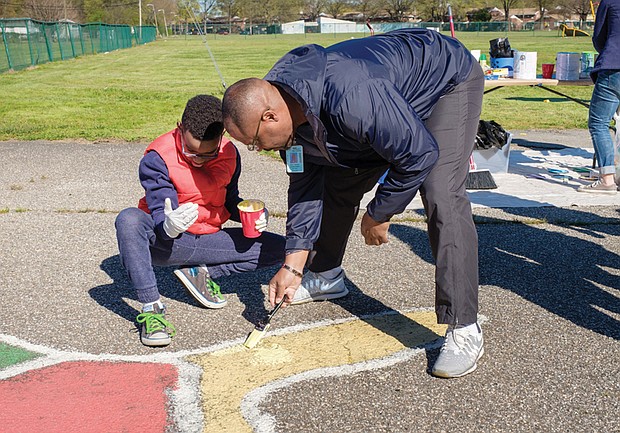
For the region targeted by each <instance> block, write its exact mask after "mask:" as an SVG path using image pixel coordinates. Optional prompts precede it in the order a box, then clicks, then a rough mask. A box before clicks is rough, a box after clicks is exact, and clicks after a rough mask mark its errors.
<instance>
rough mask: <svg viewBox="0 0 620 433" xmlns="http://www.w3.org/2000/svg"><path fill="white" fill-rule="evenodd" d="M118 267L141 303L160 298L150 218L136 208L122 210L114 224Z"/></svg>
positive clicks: (153, 235)
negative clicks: (152, 250)
mask: <svg viewBox="0 0 620 433" xmlns="http://www.w3.org/2000/svg"><path fill="white" fill-rule="evenodd" d="M114 225H115V227H116V239H117V241H118V250H119V253H120V258H121V264H122V265H123V267H124V268H125V269H126V271H127V275H128V276H129V279H130V280H131V283H132V284H133V286H134V287H135V289H136V293H137V296H138V300H139V301H140V302H142V303H147V302H155V301H156V300H158V299H159V291H158V290H157V280H156V278H155V272H154V271H153V263H152V261H151V251H150V247H151V245H153V244H154V243H155V238H156V236H155V232H154V231H153V229H154V223H153V219H152V218H151V216H150V215H148V214H147V213H145V212H144V211H142V210H140V209H138V208H128V209H124V210H123V211H121V212H120V213H119V214H118V216H117V217H116V221H115V223H114Z"/></svg>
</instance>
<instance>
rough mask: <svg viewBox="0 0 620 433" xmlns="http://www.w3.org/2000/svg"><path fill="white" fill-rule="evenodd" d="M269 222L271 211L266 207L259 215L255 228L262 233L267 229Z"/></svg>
mask: <svg viewBox="0 0 620 433" xmlns="http://www.w3.org/2000/svg"><path fill="white" fill-rule="evenodd" d="M268 223H269V211H267V208H265V210H264V212H263V213H262V214H261V215H260V217H258V219H257V220H256V223H255V224H254V228H255V229H256V231H257V232H259V233H262V232H264V231H265V230H266V229H267V224H268Z"/></svg>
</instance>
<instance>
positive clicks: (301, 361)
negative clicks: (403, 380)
mask: <svg viewBox="0 0 620 433" xmlns="http://www.w3.org/2000/svg"><path fill="white" fill-rule="evenodd" d="M445 329H446V326H445V325H438V324H437V322H436V319H435V313H434V312H432V311H415V312H410V313H405V314H393V315H392V314H390V315H384V316H377V317H374V318H368V319H364V320H354V321H350V322H345V323H339V324H333V325H327V326H324V327H320V328H314V329H309V330H306V331H301V332H297V333H292V334H286V335H280V336H273V335H267V336H266V337H264V338H263V340H262V341H261V344H260V345H259V346H257V347H256V348H254V349H251V350H249V349H247V348H245V347H244V346H242V345H239V346H237V347H233V348H228V349H224V350H221V351H217V352H213V353H209V354H206V355H195V356H192V357H190V358H189V361H191V362H195V363H197V364H199V365H200V366H202V367H203V368H204V369H205V374H204V375H203V378H202V382H201V393H202V405H203V406H202V407H203V411H204V419H205V429H204V431H205V432H207V431H208V432H210V433H212V432H231V433H239V432H250V431H251V429H250V427H249V426H248V424H247V423H246V422H245V420H244V419H243V417H242V416H241V413H240V404H241V400H242V399H243V397H244V396H245V395H246V394H247V393H249V392H250V391H252V390H254V389H256V388H258V387H260V386H263V385H265V384H267V383H269V382H272V381H274V380H278V379H283V378H285V377H288V376H292V375H294V374H298V373H302V372H305V371H309V370H314V369H317V368H323V367H335V366H340V365H347V364H355V363H359V362H363V361H369V360H372V359H378V358H384V357H386V356H390V355H392V354H394V353H396V352H399V351H401V350H403V349H405V348H407V347H416V346H419V345H422V344H425V343H428V342H430V341H433V340H435V339H437V338H438V337H440V336H441V335H443V334H444V333H445ZM210 370H214V372H213V374H210V373H209V371H210ZM420 374H423V372H420Z"/></svg>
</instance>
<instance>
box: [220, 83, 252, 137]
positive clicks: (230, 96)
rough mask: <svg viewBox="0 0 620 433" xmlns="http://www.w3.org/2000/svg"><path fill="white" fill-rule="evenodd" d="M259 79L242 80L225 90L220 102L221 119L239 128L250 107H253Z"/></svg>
mask: <svg viewBox="0 0 620 433" xmlns="http://www.w3.org/2000/svg"><path fill="white" fill-rule="evenodd" d="M260 82H261V80H260V79H259V78H244V79H243V80H239V81H237V82H236V83H235V84H233V85H232V86H230V87H229V88H228V89H226V92H225V93H224V100H223V102H222V118H223V119H224V120H225V121H226V122H232V123H233V124H235V125H237V126H239V125H241V124H242V123H243V121H244V120H245V119H246V117H247V116H248V112H249V111H250V107H253V106H254V105H255V102H254V101H255V99H254V96H255V93H256V90H257V84H258V83H260Z"/></svg>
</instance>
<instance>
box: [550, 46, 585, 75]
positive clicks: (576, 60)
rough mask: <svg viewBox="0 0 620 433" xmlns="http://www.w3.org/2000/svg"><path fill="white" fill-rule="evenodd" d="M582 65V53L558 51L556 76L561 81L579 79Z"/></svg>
mask: <svg viewBox="0 0 620 433" xmlns="http://www.w3.org/2000/svg"><path fill="white" fill-rule="evenodd" d="M580 66H581V54H580V53H571V52H561V53H558V54H557V56H556V58H555V78H557V79H558V80H560V81H577V80H579V68H580Z"/></svg>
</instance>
